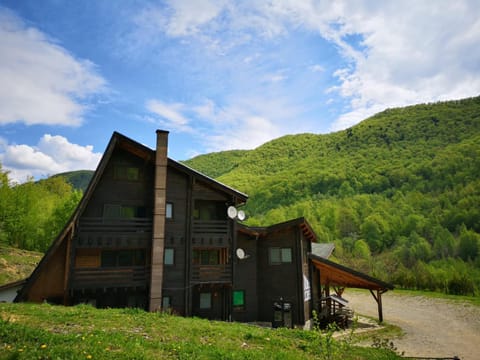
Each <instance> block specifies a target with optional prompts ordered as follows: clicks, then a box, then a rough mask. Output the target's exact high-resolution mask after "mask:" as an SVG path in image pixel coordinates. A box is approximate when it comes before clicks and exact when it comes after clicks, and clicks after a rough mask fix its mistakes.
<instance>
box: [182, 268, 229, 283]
mask: <svg viewBox="0 0 480 360" xmlns="http://www.w3.org/2000/svg"><path fill="white" fill-rule="evenodd" d="M231 281H232V270H231V265H229V264H225V265H193V267H192V282H195V283H226V282H227V283H228V282H231Z"/></svg>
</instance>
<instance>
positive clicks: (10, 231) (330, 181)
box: [0, 97, 480, 295]
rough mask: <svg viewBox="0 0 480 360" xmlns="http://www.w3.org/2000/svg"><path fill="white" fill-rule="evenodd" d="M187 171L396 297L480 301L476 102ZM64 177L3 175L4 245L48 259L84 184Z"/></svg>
mask: <svg viewBox="0 0 480 360" xmlns="http://www.w3.org/2000/svg"><path fill="white" fill-rule="evenodd" d="M184 163H185V164H186V165H188V166H190V167H192V168H194V169H196V170H198V171H201V172H203V173H205V174H207V175H209V176H211V177H213V178H215V179H217V180H219V181H221V182H223V183H225V184H228V185H230V186H233V187H235V188H236V189H238V190H240V191H242V192H245V193H247V194H248V195H249V200H248V202H247V204H246V206H245V207H244V209H243V210H245V212H246V213H247V215H248V219H247V220H246V222H247V224H249V225H252V226H255V225H261V226H266V225H270V224H274V223H277V222H281V221H286V220H289V219H292V218H297V217H305V218H306V219H307V221H308V222H309V223H310V224H311V225H312V227H313V229H314V230H315V232H316V234H317V235H318V240H319V241H320V242H333V243H335V246H336V250H335V253H334V255H335V257H336V260H337V261H339V262H341V263H343V264H345V265H347V266H351V267H353V268H355V269H357V270H360V271H363V272H366V273H368V274H370V275H372V276H375V277H378V278H380V279H382V280H385V281H388V282H391V283H393V284H394V285H396V286H397V287H401V288H409V289H424V290H432V291H441V292H445V293H449V294H465V295H471V294H477V295H478V293H479V291H480V206H479V204H480V97H475V98H470V99H464V100H457V101H447V102H439V103H432V104H421V105H415V106H409V107H404V108H396V109H387V110H385V111H383V112H381V113H378V114H376V115H374V116H372V117H371V118H368V119H366V120H364V121H362V122H361V123H359V124H358V125H356V126H353V127H351V128H349V129H346V130H343V131H339V132H335V133H330V134H299V135H288V136H284V137H281V138H278V139H275V140H272V141H270V142H268V143H266V144H264V145H262V146H260V147H258V148H256V149H254V150H234V151H224V152H219V153H210V154H206V155H200V156H198V157H195V158H193V159H190V160H187V161H184ZM63 175H64V176H54V177H51V178H48V179H45V180H41V181H34V180H33V179H31V180H30V181H28V182H26V183H24V184H12V183H11V182H10V180H9V177H8V171H5V170H2V168H1V165H0V243H1V244H5V245H9V246H13V247H18V248H22V249H28V250H37V251H45V250H46V249H47V248H48V246H49V245H50V243H51V242H52V241H53V240H54V238H55V237H56V236H57V234H58V233H59V232H60V230H61V229H62V228H63V226H64V225H65V224H66V223H67V221H68V219H69V217H70V215H71V213H72V211H73V210H74V209H75V207H76V205H77V204H78V201H79V200H80V198H81V196H82V190H81V189H80V188H83V189H84V186H85V184H86V179H88V175H89V173H88V172H84V171H83V172H78V173H77V176H76V179H77V180H76V181H74V180H72V179H73V178H74V177H71V176H70V177H69V175H68V174H63ZM90 175H91V173H90ZM78 179H80V180H78ZM72 183H74V184H75V186H72V185H71V184H72ZM79 184H82V185H79Z"/></svg>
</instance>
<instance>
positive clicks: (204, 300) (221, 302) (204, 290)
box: [193, 286, 227, 320]
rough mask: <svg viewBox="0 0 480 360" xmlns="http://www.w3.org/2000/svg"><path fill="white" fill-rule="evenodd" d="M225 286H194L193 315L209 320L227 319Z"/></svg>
mask: <svg viewBox="0 0 480 360" xmlns="http://www.w3.org/2000/svg"><path fill="white" fill-rule="evenodd" d="M225 305H226V304H225V288H224V287H223V286H222V287H220V286H215V287H196V288H195V289H194V294H193V315H194V316H198V317H201V318H205V319H210V320H227V319H226V306H225Z"/></svg>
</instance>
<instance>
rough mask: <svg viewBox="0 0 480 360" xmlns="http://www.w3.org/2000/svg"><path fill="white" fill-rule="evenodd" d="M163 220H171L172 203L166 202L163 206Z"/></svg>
mask: <svg viewBox="0 0 480 360" xmlns="http://www.w3.org/2000/svg"><path fill="white" fill-rule="evenodd" d="M165 218H167V219H173V203H171V202H167V205H166V206H165Z"/></svg>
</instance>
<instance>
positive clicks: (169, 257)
mask: <svg viewBox="0 0 480 360" xmlns="http://www.w3.org/2000/svg"><path fill="white" fill-rule="evenodd" d="M163 263H164V264H165V265H174V264H175V249H172V248H165V253H164V259H163Z"/></svg>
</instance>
